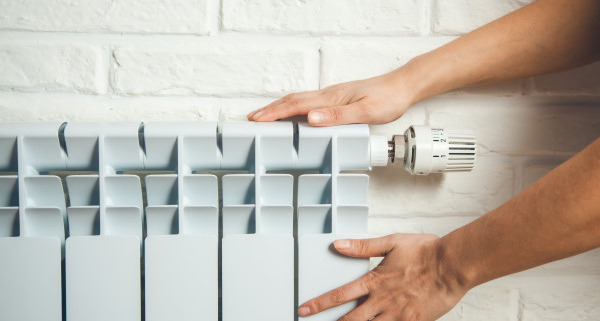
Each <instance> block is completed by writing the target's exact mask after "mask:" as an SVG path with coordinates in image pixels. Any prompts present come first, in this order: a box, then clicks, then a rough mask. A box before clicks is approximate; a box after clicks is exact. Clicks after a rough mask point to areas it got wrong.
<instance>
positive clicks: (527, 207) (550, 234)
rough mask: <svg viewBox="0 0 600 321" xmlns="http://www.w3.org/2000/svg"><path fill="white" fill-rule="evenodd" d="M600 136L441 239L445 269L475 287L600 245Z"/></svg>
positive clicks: (441, 254)
mask: <svg viewBox="0 0 600 321" xmlns="http://www.w3.org/2000/svg"><path fill="white" fill-rule="evenodd" d="M599 182H600V138H599V139H597V140H596V141H595V142H594V143H592V144H591V145H590V146H588V147H587V148H586V149H584V150H583V151H582V152H580V153H579V154H577V155H576V156H575V157H573V158H571V159H570V160H568V161H567V162H565V163H564V164H562V165H560V166H559V167H557V168H556V169H554V170H553V171H551V172H550V173H549V174H548V175H546V176H545V177H544V178H542V179H541V180H539V181H538V182H536V183H535V184H533V185H532V186H530V187H529V188H528V189H526V190H525V191H523V192H522V193H520V194H519V195H517V196H516V197H514V198H513V199H511V200H510V201H508V202H507V203H505V204H504V205H502V206H501V207H499V208H498V209H496V210H494V211H492V212H490V213H488V214H487V215H484V216H482V217H481V218H479V219H478V220H476V221H474V222H472V223H470V224H468V225H466V226H464V227H462V228H460V229H458V230H456V231H454V232H452V233H450V234H448V235H446V236H445V237H443V238H442V239H440V241H439V248H440V250H439V253H438V255H439V257H440V259H441V262H442V269H444V270H445V271H446V272H448V273H451V274H454V275H457V276H458V280H459V283H461V284H462V285H463V286H466V287H468V288H471V287H473V286H476V285H479V284H481V283H484V282H487V281H490V280H492V279H495V278H498V277H501V276H504V275H508V274H512V273H515V272H519V271H523V270H526V269H529V268H532V267H535V266H538V265H542V264H545V263H548V262H551V261H555V260H559V259H562V258H566V257H569V256H572V255H575V254H579V253H582V252H585V251H588V250H591V249H593V248H596V247H599V246H600V237H599V235H600V183H599Z"/></svg>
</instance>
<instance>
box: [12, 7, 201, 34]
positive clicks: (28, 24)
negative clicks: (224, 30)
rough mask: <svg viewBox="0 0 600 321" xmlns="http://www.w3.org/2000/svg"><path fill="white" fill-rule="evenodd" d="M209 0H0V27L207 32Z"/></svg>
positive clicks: (80, 30) (49, 29)
mask: <svg viewBox="0 0 600 321" xmlns="http://www.w3.org/2000/svg"><path fill="white" fill-rule="evenodd" d="M210 3H211V0H128V1H112V0H94V1H85V0H56V1H21V0H6V1H1V2H0V28H3V29H21V30H23V29H24V30H34V31H38V30H45V31H77V32H85V31H112V32H135V33H149V32H153V33H191V34H202V35H204V34H208V33H209V31H210V30H209V21H208V20H209V11H210Z"/></svg>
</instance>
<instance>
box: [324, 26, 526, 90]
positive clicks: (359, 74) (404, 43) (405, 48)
mask: <svg viewBox="0 0 600 321" xmlns="http://www.w3.org/2000/svg"><path fill="white" fill-rule="evenodd" d="M453 39H454V38H453V37H429V38H425V37H423V38H404V39H394V41H393V42H390V41H389V40H363V41H358V42H357V41H329V42H327V43H326V44H325V45H324V46H323V47H322V48H321V57H322V63H321V87H326V86H329V85H333V84H336V83H341V82H346V81H352V80H357V79H365V78H370V77H374V76H377V75H381V74H385V73H388V72H390V71H392V70H394V69H397V68H399V67H401V66H402V65H404V64H406V63H407V62H408V61H409V60H410V59H412V58H414V57H416V56H419V55H421V54H423V53H426V52H429V51H431V50H434V49H436V48H438V47H441V46H442V45H444V44H446V43H448V42H450V41H451V40H453ZM522 87H523V86H522V82H521V81H520V80H516V81H507V82H503V83H499V84H494V85H479V86H472V87H467V88H462V89H460V90H457V91H456V93H461V92H467V93H477V94H487V93H501V94H503V95H506V94H521V93H522Z"/></svg>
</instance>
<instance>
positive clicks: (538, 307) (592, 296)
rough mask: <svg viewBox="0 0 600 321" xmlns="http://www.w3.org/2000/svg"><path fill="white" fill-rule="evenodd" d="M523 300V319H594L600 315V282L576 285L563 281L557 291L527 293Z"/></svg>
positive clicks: (551, 320)
mask: <svg viewBox="0 0 600 321" xmlns="http://www.w3.org/2000/svg"><path fill="white" fill-rule="evenodd" d="M596 279H597V278H596ZM594 283H595V284H594ZM592 284H593V285H595V286H592ZM556 285H558V284H556ZM522 300H523V301H522V305H523V311H522V317H521V320H523V321H542V320H544V321H559V320H560V321H562V320H578V321H586V320H589V321H592V320H598V316H599V315H600V292H598V282H590V285H588V286H586V285H579V286H576V287H573V286H568V285H566V284H564V283H563V286H561V287H557V288H556V290H555V291H552V292H539V293H534V294H531V295H526V296H524V297H523V299H522Z"/></svg>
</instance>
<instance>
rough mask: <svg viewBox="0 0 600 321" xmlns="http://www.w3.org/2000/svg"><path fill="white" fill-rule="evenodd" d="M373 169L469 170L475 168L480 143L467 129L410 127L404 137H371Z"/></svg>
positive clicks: (419, 172) (417, 172) (423, 172)
mask: <svg viewBox="0 0 600 321" xmlns="http://www.w3.org/2000/svg"><path fill="white" fill-rule="evenodd" d="M370 143H371V144H370V145H371V150H370V153H371V166H386V165H387V163H388V158H389V159H391V161H392V163H398V162H403V163H404V168H405V169H406V170H407V171H408V172H409V173H411V174H413V175H427V174H429V173H442V172H455V171H470V170H472V169H473V167H474V166H475V156H476V155H477V142H476V141H475V134H474V133H473V132H472V131H471V130H467V129H443V128H431V127H429V126H414V125H413V126H410V127H409V128H408V129H407V130H406V131H405V132H404V135H394V137H393V139H392V140H391V141H389V142H388V141H387V139H386V137H385V136H371V140H370Z"/></svg>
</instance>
